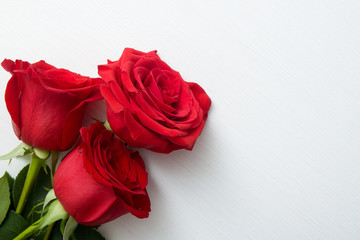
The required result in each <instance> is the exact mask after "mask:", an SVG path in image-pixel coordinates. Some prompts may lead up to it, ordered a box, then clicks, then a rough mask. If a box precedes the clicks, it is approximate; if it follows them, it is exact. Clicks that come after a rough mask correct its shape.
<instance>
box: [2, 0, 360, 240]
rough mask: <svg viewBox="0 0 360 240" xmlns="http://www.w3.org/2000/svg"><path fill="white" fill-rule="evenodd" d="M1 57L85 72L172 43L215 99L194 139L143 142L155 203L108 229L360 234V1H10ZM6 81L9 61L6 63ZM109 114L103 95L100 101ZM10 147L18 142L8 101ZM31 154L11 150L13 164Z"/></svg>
mask: <svg viewBox="0 0 360 240" xmlns="http://www.w3.org/2000/svg"><path fill="white" fill-rule="evenodd" d="M0 6H1V7H0V58H1V59H3V58H5V57H6V58H11V59H16V58H21V59H23V60H28V61H31V62H35V61H38V60H40V59H44V60H46V61H47V62H49V63H51V64H53V65H55V66H57V67H64V68H68V69H70V70H72V71H76V72H79V73H81V74H84V75H90V76H97V68H96V66H97V64H102V63H105V62H106V59H111V60H116V59H118V58H119V56H120V54H121V52H122V50H123V48H124V47H134V48H136V49H139V50H143V51H149V50H153V49H157V50H158V53H159V55H160V56H161V57H162V58H163V59H164V60H165V61H166V62H168V63H169V64H170V65H171V66H172V67H173V68H174V69H176V70H178V71H180V73H181V74H182V76H183V77H184V79H185V80H187V81H194V82H198V83H199V84H200V85H201V86H203V87H204V89H205V90H206V91H207V92H208V94H209V95H210V97H211V98H212V100H213V105H212V108H211V111H210V113H209V119H208V122H207V125H206V127H205V130H204V132H203V134H202V135H201V137H200V138H199V139H198V142H197V144H196V146H195V148H194V150H193V151H192V152H188V151H178V152H175V153H172V154H170V155H161V154H157V153H152V152H149V151H146V150H141V154H142V155H143V157H144V159H145V161H146V164H147V167H148V171H149V173H150V181H149V188H148V191H149V194H150V197H151V200H152V213H151V215H150V218H149V219H146V220H139V219H136V218H135V217H133V216H131V215H127V216H124V217H121V218H119V219H118V220H116V221H113V222H111V223H108V224H105V225H104V226H102V227H101V228H100V230H101V232H102V233H103V234H104V236H106V238H107V239H110V240H111V239H113V240H115V239H128V240H130V239H158V240H162V239H163V240H168V239H174V240H183V239H208V240H210V239H214V240H215V239H216V240H217V239H249V240H250V239H251V240H273V239H276V240H288V239H295V240H305V239H306V240H307V239H308V240H313V239H317V240H337V239H346V240H355V239H358V238H359V236H360V228H359V225H360V94H359V92H360V67H359V66H360V14H359V13H360V2H359V1H358V0H343V1H335V0H303V1H292V0H290V1H281V0H274V1H266V0H251V1H250V0H248V1H241V0H239V1H204V0H202V1H127V2H126V1H115V0H113V1H68V0H66V1H45V0H38V1H5V0H2V1H1V5H0ZM0 78H1V81H0V95H3V94H4V89H5V85H6V81H7V80H8V79H9V74H8V73H7V72H5V71H3V70H0ZM93 109H94V110H95V111H96V113H95V114H97V115H100V116H101V111H103V108H102V107H101V103H100V104H98V105H97V106H95V107H93ZM0 131H1V137H0V144H1V147H0V152H1V153H5V152H7V151H8V150H10V149H11V148H13V147H15V146H16V145H17V144H18V141H17V139H16V137H15V136H14V134H13V132H12V129H11V124H10V118H9V116H8V113H7V111H6V108H5V104H4V101H0ZM25 163H26V160H14V161H13V162H12V163H11V165H10V166H8V165H7V163H6V162H1V163H0V175H1V174H3V172H4V171H5V170H9V171H10V173H11V174H12V175H15V174H16V173H17V171H19V169H20V168H21V166H23V165H24V164H25Z"/></svg>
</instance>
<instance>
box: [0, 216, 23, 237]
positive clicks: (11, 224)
mask: <svg viewBox="0 0 360 240" xmlns="http://www.w3.org/2000/svg"><path fill="white" fill-rule="evenodd" d="M28 226H29V224H28V222H27V221H26V220H25V219H24V218H23V217H22V216H21V215H20V214H17V213H16V212H14V211H12V210H10V211H9V213H8V215H7V216H6V218H5V221H4V222H3V223H2V225H1V226H0V239H1V240H11V239H14V238H15V237H16V236H17V235H19V234H20V233H21V232H22V231H24V230H25V229H26V228H27V227H28Z"/></svg>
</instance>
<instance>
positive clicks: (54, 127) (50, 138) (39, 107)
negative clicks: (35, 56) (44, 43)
mask: <svg viewBox="0 0 360 240" xmlns="http://www.w3.org/2000/svg"><path fill="white" fill-rule="evenodd" d="M1 66H2V67H3V68H4V69H5V70H6V71H8V72H10V73H11V74H12V77H11V79H10V80H9V82H8V84H7V87H6V92H5V101H6V106H7V109H8V111H9V113H10V116H11V119H12V123H13V129H14V132H15V134H16V136H17V137H18V138H19V139H20V140H22V141H23V142H24V143H26V144H28V145H31V146H33V147H37V148H42V149H47V150H61V151H63V150H67V149H69V148H71V147H72V146H73V145H74V143H75V141H76V140H77V138H78V136H79V129H80V127H81V124H82V120H83V115H84V111H85V107H86V105H87V104H86V103H88V102H93V101H96V100H100V99H102V97H101V94H100V91H99V85H100V84H102V83H103V80H101V79H100V78H95V79H94V78H89V77H83V76H81V75H79V74H76V73H73V72H70V71H68V70H65V69H58V68H55V67H53V66H51V65H49V64H47V63H46V62H44V61H39V62H37V63H34V64H30V63H28V62H25V61H21V60H16V61H15V62H13V61H11V60H8V59H5V60H4V61H3V62H2V63H1Z"/></svg>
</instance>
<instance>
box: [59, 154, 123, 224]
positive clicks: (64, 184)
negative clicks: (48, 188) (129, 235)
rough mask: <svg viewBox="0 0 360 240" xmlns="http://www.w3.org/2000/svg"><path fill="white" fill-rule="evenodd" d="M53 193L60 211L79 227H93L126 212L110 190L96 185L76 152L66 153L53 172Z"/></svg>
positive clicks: (104, 186) (98, 184) (110, 188)
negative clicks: (59, 204)
mask: <svg viewBox="0 0 360 240" xmlns="http://www.w3.org/2000/svg"><path fill="white" fill-rule="evenodd" d="M54 191H55V194H56V197H57V198H58V199H59V201H60V202H61V204H62V205H63V207H64V209H65V210H66V211H67V212H68V213H69V214H70V215H71V216H72V217H74V218H75V220H76V221H77V222H78V223H80V224H85V225H89V226H96V225H99V224H103V223H105V222H109V221H111V220H114V219H115V218H117V217H119V216H121V215H123V214H125V213H127V212H128V210H127V209H126V208H125V206H124V205H123V204H119V203H118V201H117V197H116V195H115V193H114V190H113V188H112V187H110V186H106V185H103V184H100V183H98V182H97V181H95V180H94V179H93V178H92V176H91V175H90V174H89V173H88V172H87V171H86V170H85V168H84V166H83V161H82V155H81V153H80V152H79V151H78V150H73V151H72V152H71V153H69V155H68V156H67V157H66V158H65V159H64V160H63V161H62V162H61V164H60V165H59V167H58V169H57V170H56V174H55V177H54ZM109 209H111V211H109Z"/></svg>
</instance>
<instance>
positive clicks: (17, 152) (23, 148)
mask: <svg viewBox="0 0 360 240" xmlns="http://www.w3.org/2000/svg"><path fill="white" fill-rule="evenodd" d="M30 149H31V147H30V146H29V145H27V144H26V143H23V142H22V143H20V145H19V146H17V147H16V148H15V149H14V150H12V151H11V152H9V153H8V154H5V155H3V156H0V160H8V159H12V158H14V157H20V156H25V155H26V154H28V153H29V152H30Z"/></svg>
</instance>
